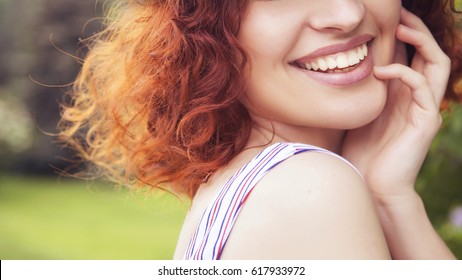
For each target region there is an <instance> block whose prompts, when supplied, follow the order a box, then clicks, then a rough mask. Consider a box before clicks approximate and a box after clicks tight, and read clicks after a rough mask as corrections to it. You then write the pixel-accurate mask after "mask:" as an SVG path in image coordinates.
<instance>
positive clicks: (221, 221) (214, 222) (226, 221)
mask: <svg viewBox="0 0 462 280" xmlns="http://www.w3.org/2000/svg"><path fill="white" fill-rule="evenodd" d="M309 151H315V152H321V153H327V154H330V155H333V156H335V157H338V158H340V159H342V160H344V161H346V160H345V159H343V158H342V157H340V156H338V155H336V154H334V153H332V152H330V151H327V150H324V149H321V148H319V147H315V146H310V145H306V144H297V143H277V144H274V145H272V146H269V147H267V148H265V149H264V150H263V151H262V152H261V153H259V154H258V155H257V156H256V157H255V158H253V159H252V160H251V161H250V162H248V163H247V164H246V165H244V166H243V167H242V168H241V169H240V170H239V171H237V172H236V173H235V174H234V175H233V176H232V177H231V178H230V179H229V180H228V182H227V183H226V184H225V185H224V186H223V187H222V189H221V190H220V192H219V193H218V194H217V196H216V197H215V199H214V200H213V201H212V202H211V203H210V204H209V206H208V207H207V209H206V210H205V211H204V214H203V215H202V217H201V220H200V222H199V225H198V227H197V229H196V231H195V232H194V234H193V236H192V238H191V241H190V242H189V245H188V247H187V249H186V252H185V255H184V259H186V260H218V259H220V256H221V253H222V252H223V248H224V246H225V244H226V241H227V239H228V237H229V234H230V233H231V230H232V228H233V225H234V222H235V221H236V218H237V215H238V214H239V211H240V210H241V208H242V206H243V204H244V202H245V200H246V199H247V197H248V196H249V195H250V193H251V192H252V190H253V188H254V187H255V185H256V184H257V183H258V181H260V179H261V178H263V176H265V174H266V173H267V172H269V171H270V170H271V169H272V168H273V167H275V166H276V165H277V164H279V163H281V162H282V161H284V160H286V159H288V158H289V157H291V156H293V155H296V154H298V153H302V152H309ZM350 165H351V164H350ZM353 168H354V167H353Z"/></svg>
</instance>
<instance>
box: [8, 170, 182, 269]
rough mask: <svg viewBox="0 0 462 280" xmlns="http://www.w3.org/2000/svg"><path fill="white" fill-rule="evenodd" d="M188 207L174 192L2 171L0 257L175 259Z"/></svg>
mask: <svg viewBox="0 0 462 280" xmlns="http://www.w3.org/2000/svg"><path fill="white" fill-rule="evenodd" d="M188 207H189V202H188V201H187V200H185V201H180V200H179V199H178V198H176V197H174V196H173V195H170V194H163V195H160V194H159V193H153V194H149V195H147V194H141V193H134V192H130V191H128V190H126V189H123V188H121V189H115V188H114V187H112V186H109V185H108V184H104V183H91V184H90V183H86V182H82V181H72V180H67V179H66V180H65V179H56V178H30V177H23V178H21V177H12V176H5V175H0V259H3V260H5V259H171V258H172V257H173V252H174V249H175V245H176V242H177V238H178V235H179V232H180V229H181V225H182V222H183V219H184V216H185V214H186V211H187V209H188Z"/></svg>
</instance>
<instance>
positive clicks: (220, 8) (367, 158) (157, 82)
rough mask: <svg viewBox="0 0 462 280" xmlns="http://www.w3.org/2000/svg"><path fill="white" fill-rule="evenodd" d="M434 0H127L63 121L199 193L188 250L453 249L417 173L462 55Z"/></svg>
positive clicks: (358, 255)
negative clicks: (433, 219)
mask: <svg viewBox="0 0 462 280" xmlns="http://www.w3.org/2000/svg"><path fill="white" fill-rule="evenodd" d="M425 2H426V3H422V1H403V3H401V1H398V0H393V1H389V2H387V7H386V9H384V8H383V5H382V4H379V2H378V1H373V0H362V1H359V0H358V1H356V0H344V1H340V0H335V1H334V0H332V1H316V0H291V1H289V0H278V1H258V0H247V1H245V0H236V1H231V0H228V1H216V0H213V1H210V0H208V1H206V0H203V1H200V0H198V1H182V0H157V1H125V2H123V3H121V4H120V6H118V7H116V9H115V10H114V11H115V13H113V15H114V17H115V19H113V20H111V22H110V24H109V25H108V27H107V29H106V31H104V32H103V33H101V34H100V35H99V36H97V37H95V38H92V41H91V44H90V52H89V54H88V56H87V58H86V60H85V63H84V64H83V68H82V71H81V73H80V76H79V77H78V79H77V81H76V84H75V91H74V97H73V98H74V99H73V103H72V105H70V106H67V107H65V108H64V111H63V121H62V127H63V130H62V133H61V136H62V138H63V139H64V140H66V141H67V142H68V143H70V144H71V145H72V146H74V147H75V148H77V149H78V151H79V152H80V153H81V154H82V156H83V158H84V159H85V160H89V161H91V162H93V163H94V164H95V166H97V167H100V169H101V171H102V172H103V173H104V174H106V175H108V176H110V178H112V179H114V180H117V181H119V182H120V180H122V179H123V178H125V180H126V181H127V183H128V184H130V185H138V186H142V185H145V184H146V185H150V186H152V187H153V188H163V189H167V190H171V191H173V192H176V193H186V194H187V195H189V197H190V198H191V199H192V206H191V209H190V211H189V213H188V215H187V217H186V220H185V223H184V226H183V229H182V232H181V234H180V237H179V241H178V246H177V249H176V253H175V258H186V259H220V258H221V259H254V258H256V259H263V258H269V259H295V258H309V259H312V258H314V259H324V258H335V259H351V258H352V259H388V258H390V257H391V258H394V259H403V258H406V259H435V258H441V259H446V258H449V259H451V258H454V257H453V255H452V253H451V252H450V251H449V249H448V248H447V247H446V245H445V244H444V243H443V242H442V241H441V239H440V237H439V236H438V235H437V234H436V232H435V230H434V229H433V227H432V225H431V224H430V222H429V220H428V217H427V215H426V214H425V210H424V207H423V205H422V201H421V200H420V198H419V197H418V195H417V194H416V192H415V191H414V188H413V187H414V183H415V180H416V176H417V173H418V171H419V169H420V167H421V165H422V162H423V160H424V157H425V155H426V153H427V150H428V147H429V145H430V143H431V141H432V139H433V137H434V135H435V134H436V132H437V131H438V128H439V126H440V124H441V117H440V114H439V108H440V103H441V102H442V99H443V96H444V95H445V92H446V86H447V82H448V78H449V75H450V64H451V61H450V59H449V58H448V56H447V55H446V54H445V53H444V52H443V51H442V50H441V47H440V46H439V45H438V43H437V42H439V43H440V45H441V46H442V47H443V48H444V49H445V50H446V51H447V52H448V54H449V55H451V56H452V58H453V61H454V71H453V73H457V70H458V69H457V67H459V65H458V64H457V63H458V59H460V57H456V56H455V55H457V54H455V53H451V49H452V48H453V43H454V41H453V40H454V37H453V36H452V34H451V22H450V19H451V17H450V15H449V13H447V12H446V9H445V6H444V5H445V4H444V3H443V2H446V1H436V0H435V1H425ZM402 5H403V6H404V7H405V8H408V9H410V10H412V11H413V12H415V13H418V14H419V16H420V17H422V18H424V19H425V20H426V21H427V24H429V27H430V29H431V31H430V30H429V29H428V28H427V27H426V26H425V24H424V23H423V22H422V21H421V20H420V19H419V17H417V16H416V15H414V14H413V13H411V12H409V11H408V10H406V9H404V8H402ZM432 33H433V35H434V36H435V37H433V36H432ZM406 46H407V47H406ZM458 55H459V56H460V54H458ZM408 62H409V63H408ZM407 65H409V66H407ZM453 76H454V75H453ZM452 79H454V78H452ZM450 94H451V93H448V95H447V96H448V97H450ZM225 245H226V246H225Z"/></svg>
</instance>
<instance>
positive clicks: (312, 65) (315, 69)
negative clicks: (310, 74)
mask: <svg viewBox="0 0 462 280" xmlns="http://www.w3.org/2000/svg"><path fill="white" fill-rule="evenodd" d="M310 64H311V68H312V69H313V70H314V71H317V70H318V69H319V66H318V64H317V63H316V62H315V61H313V62H311V63H310Z"/></svg>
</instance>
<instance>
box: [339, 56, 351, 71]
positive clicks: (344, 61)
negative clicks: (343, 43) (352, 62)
mask: <svg viewBox="0 0 462 280" xmlns="http://www.w3.org/2000/svg"><path fill="white" fill-rule="evenodd" d="M337 65H338V68H346V67H348V66H349V65H348V56H347V55H345V54H340V55H339V56H338V57H337Z"/></svg>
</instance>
